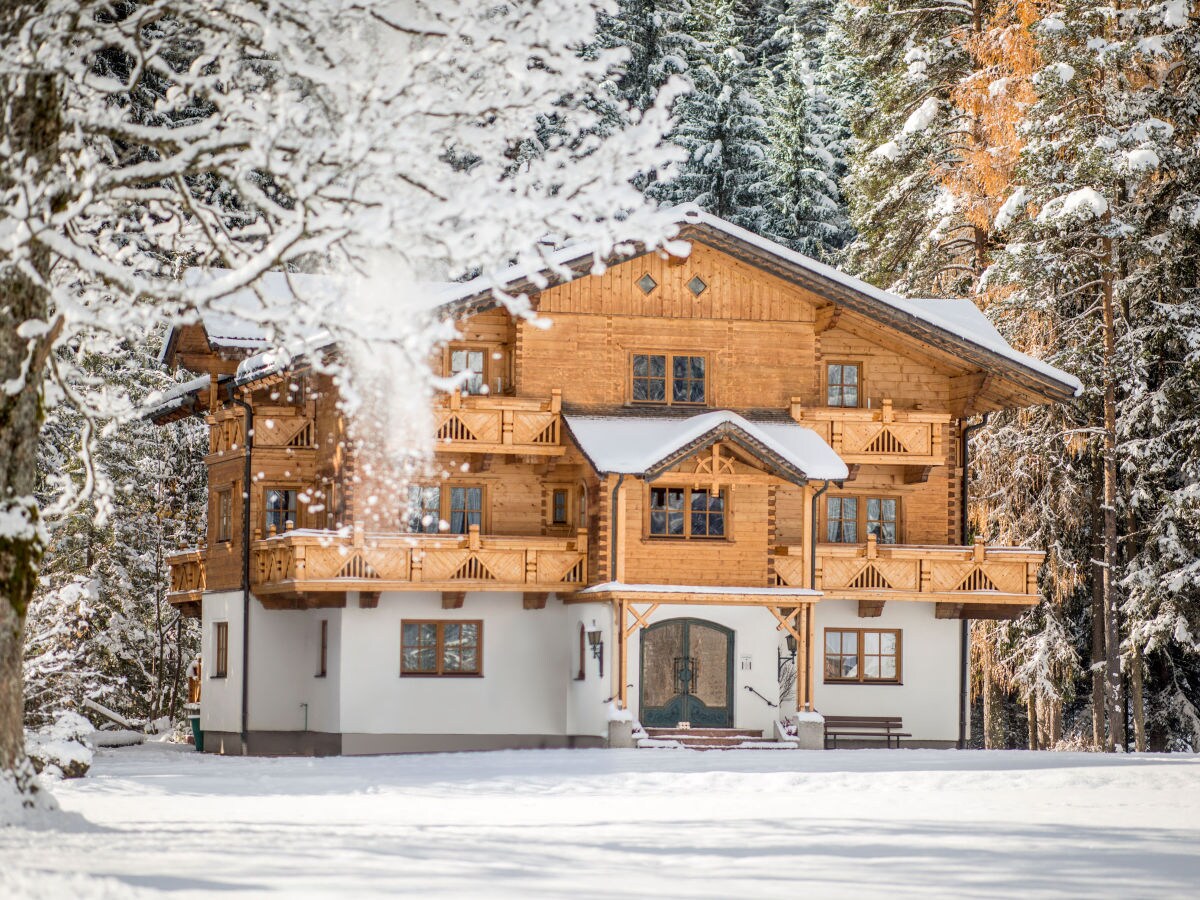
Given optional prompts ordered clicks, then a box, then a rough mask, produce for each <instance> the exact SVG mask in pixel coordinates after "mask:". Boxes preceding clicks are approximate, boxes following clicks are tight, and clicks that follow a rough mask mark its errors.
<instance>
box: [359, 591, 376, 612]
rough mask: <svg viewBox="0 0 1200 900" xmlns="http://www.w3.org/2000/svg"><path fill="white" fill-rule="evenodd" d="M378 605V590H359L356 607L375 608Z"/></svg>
mask: <svg viewBox="0 0 1200 900" xmlns="http://www.w3.org/2000/svg"><path fill="white" fill-rule="evenodd" d="M378 606H379V591H359V592H358V608H359V609H376V608H377V607H378Z"/></svg>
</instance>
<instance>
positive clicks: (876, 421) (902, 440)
mask: <svg viewBox="0 0 1200 900" xmlns="http://www.w3.org/2000/svg"><path fill="white" fill-rule="evenodd" d="M791 411H792V418H793V419H795V420H796V421H797V422H799V423H800V424H802V425H805V426H807V427H809V428H811V429H813V430H814V431H816V432H817V433H818V434H820V435H821V437H823V438H824V439H825V440H826V442H828V444H829V446H831V447H832V448H833V449H834V451H835V452H836V453H837V454H838V456H840V457H841V458H842V460H843V461H845V462H847V463H850V464H851V465H854V464H898V465H911V466H938V465H945V463H946V448H945V445H944V443H945V442H944V439H943V429H944V427H945V426H946V425H947V424H949V422H950V420H951V416H950V414H949V413H932V412H924V411H921V410H898V409H895V408H894V407H893V405H892V401H891V400H884V401H883V402H882V404H881V405H880V406H879V407H878V408H877V409H858V408H843V407H825V406H821V407H813V406H809V407H805V406H802V405H801V404H800V403H799V401H797V400H793V401H792V410H791Z"/></svg>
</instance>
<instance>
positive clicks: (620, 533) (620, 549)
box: [613, 484, 627, 690]
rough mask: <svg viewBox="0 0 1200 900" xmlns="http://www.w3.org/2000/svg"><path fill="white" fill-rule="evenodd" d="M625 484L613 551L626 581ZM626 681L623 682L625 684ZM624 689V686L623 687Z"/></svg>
mask: <svg viewBox="0 0 1200 900" xmlns="http://www.w3.org/2000/svg"><path fill="white" fill-rule="evenodd" d="M626 506H627V504H626V502H625V485H624V484H622V485H621V486H620V487H619V488H617V508H616V509H615V510H613V515H615V516H616V517H617V542H616V543H617V545H616V546H615V547H614V548H613V552H614V553H615V554H617V556H616V560H617V565H616V576H617V581H620V582H624V581H625V531H626V528H625V510H626ZM621 627H622V628H624V627H625V620H624V619H622V620H621ZM624 683H625V682H624V681H622V682H621V684H622V685H624ZM621 689H622V690H624V687H623V686H622V688H621Z"/></svg>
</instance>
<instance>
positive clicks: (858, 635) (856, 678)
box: [825, 628, 900, 684]
mask: <svg viewBox="0 0 1200 900" xmlns="http://www.w3.org/2000/svg"><path fill="white" fill-rule="evenodd" d="M825 681H826V682H829V683H844V684H872V683H874V684H899V683H900V630H899V629H895V628H892V629H875V628H826V629H825Z"/></svg>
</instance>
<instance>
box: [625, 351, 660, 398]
mask: <svg viewBox="0 0 1200 900" xmlns="http://www.w3.org/2000/svg"><path fill="white" fill-rule="evenodd" d="M633 399H634V400H635V401H637V402H642V403H665V402H666V400H667V358H666V356H655V355H650V354H637V355H635V356H634V357H633Z"/></svg>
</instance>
